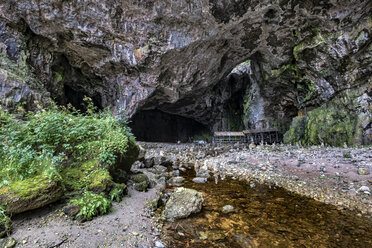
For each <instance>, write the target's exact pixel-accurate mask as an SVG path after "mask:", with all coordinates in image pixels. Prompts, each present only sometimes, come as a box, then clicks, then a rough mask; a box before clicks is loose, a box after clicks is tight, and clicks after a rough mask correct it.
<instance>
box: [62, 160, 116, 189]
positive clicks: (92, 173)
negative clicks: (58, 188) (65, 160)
mask: <svg viewBox="0 0 372 248" xmlns="http://www.w3.org/2000/svg"><path fill="white" fill-rule="evenodd" d="M61 176H62V178H63V184H64V185H65V187H66V189H67V190H70V191H75V190H81V189H87V190H89V191H93V192H95V193H102V192H109V191H110V190H111V188H112V186H113V180H112V177H111V175H110V173H109V172H108V170H105V169H102V168H100V167H99V163H98V162H97V160H90V161H87V162H84V163H81V164H75V165H73V166H70V167H67V168H65V169H63V171H62V173H61Z"/></svg>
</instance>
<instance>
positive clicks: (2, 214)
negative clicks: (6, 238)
mask: <svg viewBox="0 0 372 248" xmlns="http://www.w3.org/2000/svg"><path fill="white" fill-rule="evenodd" d="M9 222H10V217H9V216H8V215H7V213H6V211H5V208H4V207H3V206H0V224H4V225H5V224H6V223H9Z"/></svg>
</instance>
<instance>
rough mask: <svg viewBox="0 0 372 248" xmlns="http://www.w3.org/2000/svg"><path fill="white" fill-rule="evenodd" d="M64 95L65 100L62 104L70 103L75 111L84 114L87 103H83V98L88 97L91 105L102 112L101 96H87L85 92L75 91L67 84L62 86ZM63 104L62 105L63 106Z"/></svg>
mask: <svg viewBox="0 0 372 248" xmlns="http://www.w3.org/2000/svg"><path fill="white" fill-rule="evenodd" d="M64 91H65V92H64V93H65V99H64V102H65V104H66V103H67V104H68V103H70V104H71V105H72V106H74V108H76V109H77V110H80V111H81V112H86V110H87V109H86V105H87V103H86V102H84V97H86V96H87V97H90V98H91V99H92V102H93V105H94V106H95V107H96V108H97V109H98V110H102V109H103V106H102V100H101V96H100V95H98V94H96V95H93V96H91V95H89V94H88V93H87V92H84V91H83V90H80V91H79V90H75V89H74V88H73V87H71V86H69V85H68V84H65V85H64ZM65 104H64V105H65Z"/></svg>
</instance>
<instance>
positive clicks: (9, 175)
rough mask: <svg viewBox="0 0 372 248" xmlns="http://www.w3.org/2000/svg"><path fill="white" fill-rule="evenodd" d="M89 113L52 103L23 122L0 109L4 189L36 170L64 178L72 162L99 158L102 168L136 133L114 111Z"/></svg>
mask: <svg viewBox="0 0 372 248" xmlns="http://www.w3.org/2000/svg"><path fill="white" fill-rule="evenodd" d="M86 100H87V101H88V108H87V113H85V114H82V113H80V112H78V111H75V110H72V111H70V110H67V109H65V108H57V107H52V108H50V109H48V110H41V111H40V112H37V113H28V114H26V116H25V119H24V120H23V121H20V120H18V119H17V118H16V117H15V116H14V115H12V114H9V113H7V112H6V111H4V110H0V140H2V142H1V144H0V164H1V165H2V166H1V168H0V178H1V179H0V188H1V186H2V185H7V184H9V183H10V182H11V181H16V180H24V179H25V178H27V177H30V176H34V175H37V174H41V173H42V174H46V175H48V176H50V177H51V178H52V177H60V175H59V173H60V172H61V168H62V167H63V166H66V164H71V163H73V162H80V163H82V162H83V161H88V160H98V161H99V164H100V166H102V168H108V167H110V166H111V165H113V164H114V163H115V161H116V159H117V156H118V154H124V153H125V152H126V150H127V147H128V140H129V136H131V133H130V130H129V128H128V127H127V126H126V121H125V120H123V119H122V118H121V119H119V120H117V119H115V118H114V117H113V116H112V114H111V113H110V112H109V111H104V112H100V113H95V111H94V108H93V105H92V103H91V101H90V100H89V99H86Z"/></svg>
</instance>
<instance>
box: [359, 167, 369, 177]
mask: <svg viewBox="0 0 372 248" xmlns="http://www.w3.org/2000/svg"><path fill="white" fill-rule="evenodd" d="M368 174H369V172H368V170H367V169H365V168H359V169H358V175H368Z"/></svg>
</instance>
